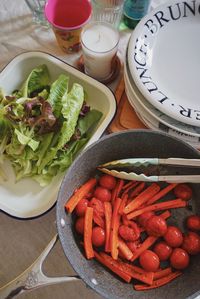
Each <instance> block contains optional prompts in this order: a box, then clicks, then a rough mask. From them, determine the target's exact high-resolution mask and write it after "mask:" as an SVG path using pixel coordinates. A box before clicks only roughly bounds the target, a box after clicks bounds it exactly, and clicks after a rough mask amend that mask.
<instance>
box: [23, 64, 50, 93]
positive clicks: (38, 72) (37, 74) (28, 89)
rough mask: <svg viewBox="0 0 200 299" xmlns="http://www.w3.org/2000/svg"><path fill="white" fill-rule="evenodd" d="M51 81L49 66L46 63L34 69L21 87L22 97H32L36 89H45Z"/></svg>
mask: <svg viewBox="0 0 200 299" xmlns="http://www.w3.org/2000/svg"><path fill="white" fill-rule="evenodd" d="M49 82H50V76H49V71H48V68H47V66H46V65H45V64H42V65H40V66H38V67H37V68H35V69H33V70H32V72H31V73H30V75H29V76H28V78H27V80H26V81H25V82H24V84H23V86H22V88H21V90H20V91H21V94H22V97H31V94H32V93H33V92H35V91H40V90H42V89H44V88H45V87H46V86H47V85H48V84H49Z"/></svg>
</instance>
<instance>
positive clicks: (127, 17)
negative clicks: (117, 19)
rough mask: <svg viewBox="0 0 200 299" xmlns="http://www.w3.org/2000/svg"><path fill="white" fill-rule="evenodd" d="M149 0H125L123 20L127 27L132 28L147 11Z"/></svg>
mask: <svg viewBox="0 0 200 299" xmlns="http://www.w3.org/2000/svg"><path fill="white" fill-rule="evenodd" d="M150 2H151V0H126V1H125V3H124V10H123V14H124V16H123V20H124V23H125V25H126V26H127V27H129V28H131V29H133V28H135V26H136V25H137V23H138V22H139V21H140V20H141V19H142V17H143V16H145V15H146V14H147V13H148V11H149V6H150Z"/></svg>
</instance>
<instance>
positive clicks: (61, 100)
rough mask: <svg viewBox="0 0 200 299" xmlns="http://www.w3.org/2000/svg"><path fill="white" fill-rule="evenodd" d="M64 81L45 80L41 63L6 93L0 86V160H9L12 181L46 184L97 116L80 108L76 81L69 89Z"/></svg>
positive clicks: (85, 136) (84, 138)
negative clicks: (18, 85)
mask: <svg viewBox="0 0 200 299" xmlns="http://www.w3.org/2000/svg"><path fill="white" fill-rule="evenodd" d="M69 80H70V78H69V76H68V75H65V74H61V75H60V76H59V77H58V78H57V80H55V81H54V82H53V83H51V82H50V75H49V71H48V68H47V66H46V65H39V66H38V67H36V68H34V69H33V70H32V71H31V72H30V74H29V75H28V77H27V79H25V80H24V82H23V83H22V85H21V87H20V88H19V90H16V91H14V92H13V93H12V94H11V95H8V96H5V95H4V93H3V91H2V90H1V97H0V127H1V129H0V163H1V164H2V163H3V162H4V159H8V160H9V161H10V162H11V164H12V167H13V169H14V171H15V175H16V181H18V180H20V179H21V178H24V177H31V178H33V179H34V180H36V181H37V182H38V183H39V184H40V185H41V186H46V185H47V184H49V183H50V182H51V180H52V179H53V178H54V177H55V176H56V175H59V174H61V173H63V172H64V171H65V170H66V169H67V168H68V167H69V166H70V165H71V163H72V161H73V160H74V158H75V157H76V155H77V154H78V152H79V151H80V150H81V149H82V148H83V147H84V146H85V144H86V143H87V142H88V140H89V138H90V136H91V133H92V129H93V128H94V126H95V125H96V123H97V122H98V121H99V119H100V118H101V116H102V113H101V112H99V111H97V110H94V109H88V110H87V111H86V113H85V112H84V113H82V109H84V110H85V108H84V107H85V106H86V104H85V101H86V99H85V91H84V89H83V87H82V86H81V85H80V84H78V83H76V82H75V83H74V84H73V85H72V88H71V89H69ZM2 167H3V166H2ZM1 173H2V174H1ZM0 175H1V176H2V175H3V172H0Z"/></svg>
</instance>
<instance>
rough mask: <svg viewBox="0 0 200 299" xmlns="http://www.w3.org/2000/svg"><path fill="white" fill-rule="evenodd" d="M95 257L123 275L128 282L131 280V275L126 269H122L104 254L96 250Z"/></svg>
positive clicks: (116, 272)
mask: <svg viewBox="0 0 200 299" xmlns="http://www.w3.org/2000/svg"><path fill="white" fill-rule="evenodd" d="M94 256H95V258H96V259H97V260H98V261H99V262H100V263H101V264H103V265H104V266H106V267H107V268H108V269H110V270H111V271H112V272H114V273H115V274H117V275H118V276H119V277H121V278H122V279H123V280H125V281H126V282H130V281H131V276H130V275H129V274H127V273H125V272H124V271H121V270H120V269H119V268H118V267H117V266H116V265H115V264H114V263H112V262H111V261H108V260H107V259H105V258H104V257H103V256H102V255H100V254H98V253H97V252H96V251H94Z"/></svg>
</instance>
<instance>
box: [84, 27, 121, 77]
mask: <svg viewBox="0 0 200 299" xmlns="http://www.w3.org/2000/svg"><path fill="white" fill-rule="evenodd" d="M118 43H119V33H118V31H117V29H115V28H114V27H113V26H112V25H111V24H108V23H105V22H91V23H89V24H88V25H86V26H85V27H84V28H83V30H82V33H81V45H82V51H83V60H84V69H85V73H86V74H88V75H90V76H91V77H93V78H95V79H97V80H99V81H105V80H107V79H108V78H109V77H110V76H111V74H112V71H113V70H112V65H113V60H114V59H115V58H116V54H117V49H118Z"/></svg>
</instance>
